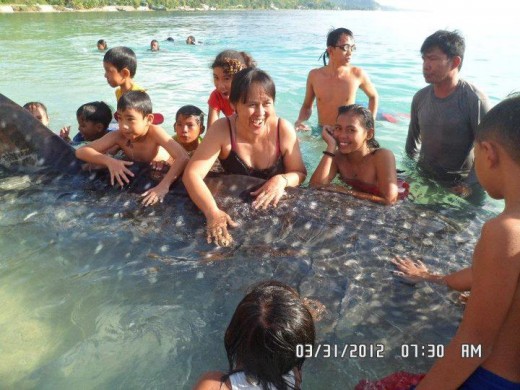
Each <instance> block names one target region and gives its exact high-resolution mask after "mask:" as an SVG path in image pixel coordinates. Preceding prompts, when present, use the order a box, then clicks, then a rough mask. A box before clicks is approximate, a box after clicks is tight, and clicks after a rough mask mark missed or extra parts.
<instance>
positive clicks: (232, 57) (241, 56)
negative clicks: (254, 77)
mask: <svg viewBox="0 0 520 390" xmlns="http://www.w3.org/2000/svg"><path fill="white" fill-rule="evenodd" d="M215 68H222V69H223V70H224V73H225V74H227V75H230V76H232V75H234V74H236V73H238V72H239V71H241V70H242V69H244V68H256V62H255V60H254V59H253V57H251V55H250V54H249V53H246V52H245V51H236V50H224V51H223V52H220V53H219V54H218V55H217V56H216V57H215V60H214V61H213V64H211V69H215Z"/></svg>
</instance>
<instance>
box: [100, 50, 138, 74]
mask: <svg viewBox="0 0 520 390" xmlns="http://www.w3.org/2000/svg"><path fill="white" fill-rule="evenodd" d="M103 62H108V63H109V64H112V65H114V66H115V67H116V69H117V70H118V72H121V71H122V70H123V69H124V68H127V69H128V71H129V72H130V77H134V76H135V72H136V71H137V57H136V55H135V53H134V51H133V50H132V49H130V48H129V47H125V46H116V47H113V48H112V49H110V50H109V51H107V52H106V53H105V56H104V57H103Z"/></svg>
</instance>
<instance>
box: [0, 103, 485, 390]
mask: <svg viewBox="0 0 520 390" xmlns="http://www.w3.org/2000/svg"><path fill="white" fill-rule="evenodd" d="M139 177H140V176H139V175H138V178H139ZM206 182H207V184H208V187H209V188H210V190H211V191H212V193H213V194H214V196H215V199H216V201H217V203H218V204H219V206H220V207H221V208H222V209H223V210H226V212H228V213H229V214H230V216H231V217H232V218H233V219H234V220H235V221H237V222H238V223H239V224H240V226H239V227H238V228H235V229H234V230H232V234H233V237H234V244H233V245H232V246H230V247H226V248H219V247H215V246H214V245H213V244H207V243H206V240H205V225H204V223H205V219H204V216H203V214H202V213H201V212H200V211H199V210H198V209H197V207H196V206H195V205H194V204H193V203H192V201H191V200H190V198H189V196H188V195H187V193H186V191H185V189H184V188H183V186H182V183H176V184H175V185H174V186H173V188H172V189H171V191H170V192H169V193H168V195H167V196H166V197H165V199H164V202H163V203H161V204H157V205H154V206H153V207H143V206H142V205H141V204H140V197H139V191H141V190H142V188H143V184H142V183H140V184H137V185H135V186H132V185H131V186H129V187H128V188H124V189H120V188H114V187H112V186H110V185H109V184H108V181H107V180H106V177H104V176H103V175H98V174H92V173H90V172H84V171H82V170H81V163H80V162H79V161H78V160H77V159H76V157H75V155H74V148H73V147H71V146H70V145H68V144H67V143H66V142H64V141H63V140H61V139H60V138H59V137H58V136H57V135H56V134H54V133H53V132H52V131H51V130H49V129H47V128H46V127H45V126H43V125H42V124H41V123H40V122H38V121H37V120H35V119H34V118H33V117H32V116H31V115H30V113H28V112H26V111H25V110H23V109H22V108H21V107H19V106H18V105H17V104H16V103H14V102H12V101H10V100H9V99H8V98H7V97H5V96H3V95H0V202H1V203H2V208H1V210H0V244H1V245H0V248H2V249H0V258H1V259H2V260H1V268H0V269H1V271H0V286H2V287H0V296H2V297H5V302H11V304H10V305H9V308H3V310H2V313H1V314H0V329H2V330H3V331H2V332H0V334H4V335H5V336H1V335H0V345H2V343H7V342H10V341H11V340H12V338H13V334H16V330H15V329H16V327H21V328H22V329H31V331H30V332H29V333H30V334H32V335H34V337H28V336H27V337H26V339H27V341H25V340H24V339H23V338H21V339H20V340H19V341H18V342H16V343H14V342H13V343H10V344H9V345H10V346H11V349H10V350H9V352H8V353H6V354H3V355H4V356H3V357H2V358H0V359H1V361H0V363H1V364H0V367H4V369H3V372H2V369H1V368H0V387H24V388H25V387H38V388H64V389H65V388H71V387H73V386H82V387H84V388H107V389H108V388H171V387H172V386H173V387H174V388H179V389H183V388H186V389H188V388H191V387H192V386H193V385H194V383H195V382H196V380H197V377H198V376H200V375H201V374H202V373H203V372H205V371H207V370H209V369H226V366H227V364H226V357H225V351H224V348H223V336H224V331H225V328H226V326H227V323H228V321H229V320H230V318H231V316H232V313H233V311H234V309H235V307H236V305H237V303H238V302H239V301H240V299H241V298H242V297H243V295H244V294H245V292H246V290H247V288H248V286H250V285H251V284H253V283H255V282H258V281H261V280H266V279H277V280H280V281H283V282H285V283H287V284H289V285H291V286H293V287H295V288H296V289H297V290H298V291H299V293H300V294H301V295H302V296H303V297H307V298H310V299H312V300H314V301H316V302H319V303H320V304H321V305H323V307H324V308H325V309H324V313H323V316H322V318H321V319H320V320H319V321H317V322H316V328H317V343H318V344H317V346H319V348H317V347H316V348H314V349H313V350H312V351H311V353H310V356H308V359H307V360H306V362H305V365H304V368H303V378H304V387H306V388H311V389H325V388H327V389H329V388H344V389H349V388H354V386H355V384H356V383H358V382H359V380H361V379H363V378H371V379H374V378H379V377H383V376H386V375H388V374H389V373H391V372H394V371H399V370H405V371H410V372H416V373H419V372H425V371H427V370H428V368H429V367H430V366H431V364H432V363H433V361H434V360H433V358H431V357H428V356H425V355H424V354H421V353H420V352H421V347H422V346H429V345H434V346H437V345H444V344H447V342H448V341H449V340H450V339H451V337H452V336H453V335H454V333H455V330H456V328H457V325H458V323H459V321H460V318H461V315H462V311H463V308H464V306H463V304H462V303H460V302H459V301H458V295H457V294H456V293H454V292H449V291H447V290H446V288H445V287H443V286H437V285H429V284H421V285H416V286H412V285H409V284H406V283H403V281H401V280H399V279H397V278H396V277H395V276H394V275H393V273H392V271H393V270H394V267H393V265H392V264H391V262H390V260H391V259H392V258H393V257H394V256H396V255H406V256H409V257H411V258H420V259H422V260H423V261H424V262H425V263H426V264H427V265H428V266H429V267H430V268H431V269H435V270H436V271H438V272H441V273H444V272H451V271H454V270H457V269H459V268H461V267H463V266H466V265H468V264H469V263H470V261H471V255H472V251H473V247H474V244H475V242H476V239H477V236H478V232H479V231H480V228H481V226H482V224H483V222H484V220H485V219H486V218H487V214H486V213H485V212H482V211H480V210H479V209H476V208H474V207H472V206H471V205H468V206H467V207H466V208H459V209H458V208H453V209H450V208H444V207H438V206H435V207H427V206H424V205H416V204H414V203H413V202H411V201H403V202H399V203H398V204H396V205H395V206H392V207H387V206H381V205H377V204H372V203H368V202H364V201H361V200H358V199H355V198H352V197H349V196H346V195H344V194H341V193H335V192H325V191H319V190H315V189H309V188H290V189H288V191H287V195H286V196H285V197H284V198H283V199H282V200H281V201H280V203H279V205H278V207H276V208H270V209H268V210H255V209H253V208H252V207H251V198H250V196H249V193H250V191H251V189H252V188H255V187H256V186H258V185H260V184H261V183H262V181H261V180H260V179H256V178H251V177H245V176H237V175H222V174H220V175H212V176H209V177H208V178H206ZM144 185H146V184H144ZM36 336H38V337H36ZM2 338H4V339H2ZM35 340H38V342H36V341H35ZM6 345H7V344H6ZM36 346H37V347H38V348H36ZM410 346H412V347H410ZM413 346H416V347H413ZM414 348H415V349H416V350H419V352H418V353H415V354H414V353H413V352H410V351H413V350H414ZM27 351H32V355H31V356H33V359H32V360H31V361H30V364H28V363H27V362H26V364H24V365H21V364H20V363H19V361H20V359H19V356H20V355H23V354H27V353H28V352H27ZM34 351H36V352H34ZM172 384H173V385H172Z"/></svg>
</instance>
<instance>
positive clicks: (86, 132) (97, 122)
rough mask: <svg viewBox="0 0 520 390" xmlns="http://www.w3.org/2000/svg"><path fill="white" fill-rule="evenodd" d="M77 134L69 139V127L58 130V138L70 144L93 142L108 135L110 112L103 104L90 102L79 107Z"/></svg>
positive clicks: (106, 105) (77, 112)
mask: <svg viewBox="0 0 520 390" xmlns="http://www.w3.org/2000/svg"><path fill="white" fill-rule="evenodd" d="M76 118H77V120H78V130H79V133H78V134H76V135H75V136H74V138H73V139H72V140H71V139H70V126H67V127H63V128H62V129H61V130H60V137H61V138H63V139H64V140H65V141H67V142H69V143H71V144H80V143H82V142H86V141H88V142H90V141H94V140H96V139H98V138H101V137H103V136H104V135H105V134H107V133H108V125H109V124H110V122H111V121H112V110H111V109H110V107H109V106H108V104H106V103H105V102H91V103H85V104H83V105H81V106H80V107H79V108H78V110H77V111H76Z"/></svg>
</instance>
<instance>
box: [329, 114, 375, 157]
mask: <svg viewBox="0 0 520 390" xmlns="http://www.w3.org/2000/svg"><path fill="white" fill-rule="evenodd" d="M348 113H352V114H354V115H356V116H358V117H359V119H360V122H361V126H363V128H364V129H365V130H369V129H372V130H374V136H373V137H372V138H370V139H369V140H368V141H367V145H368V146H369V148H370V149H379V148H380V146H379V142H377V141H376V137H375V126H374V115H372V112H370V110H369V109H367V108H365V107H363V106H360V105H359V104H350V105H348V106H340V107H338V115H337V116H336V119H337V118H338V117H339V116H340V115H344V114H348Z"/></svg>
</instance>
